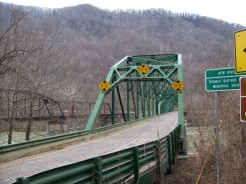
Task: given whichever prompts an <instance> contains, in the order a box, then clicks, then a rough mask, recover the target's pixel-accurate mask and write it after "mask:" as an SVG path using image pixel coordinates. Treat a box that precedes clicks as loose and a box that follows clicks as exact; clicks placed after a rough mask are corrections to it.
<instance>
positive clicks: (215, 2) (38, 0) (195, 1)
mask: <svg viewBox="0 0 246 184" xmlns="http://www.w3.org/2000/svg"><path fill="white" fill-rule="evenodd" d="M0 1H2V2H8V3H14V4H19V5H28V6H38V7H48V8H62V7H68V6H76V5H78V4H85V3H87V4H92V5H94V6H96V7H99V8H102V9H109V10H114V9H141V10H143V9H149V8H163V9H166V10H170V11H172V12H188V13H194V14H199V15H203V16H208V17H212V18H217V19H222V20H225V21H227V22H230V23H238V24H241V25H243V26H245V27H246V0H233V1H232V0H151V1H148V0H65V1H64V0H0Z"/></svg>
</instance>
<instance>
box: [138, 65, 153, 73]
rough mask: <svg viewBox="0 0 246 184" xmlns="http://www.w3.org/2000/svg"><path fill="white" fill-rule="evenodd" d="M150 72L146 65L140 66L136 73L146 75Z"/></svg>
mask: <svg viewBox="0 0 246 184" xmlns="http://www.w3.org/2000/svg"><path fill="white" fill-rule="evenodd" d="M149 71H150V68H149V67H148V66H147V65H146V64H142V65H141V66H139V67H138V73H140V74H141V75H146V74H147V73H148V72H149Z"/></svg>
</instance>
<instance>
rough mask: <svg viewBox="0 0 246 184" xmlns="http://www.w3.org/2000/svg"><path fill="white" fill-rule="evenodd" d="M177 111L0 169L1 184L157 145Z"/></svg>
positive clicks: (8, 164) (6, 164) (175, 124)
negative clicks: (127, 150)
mask: <svg viewBox="0 0 246 184" xmlns="http://www.w3.org/2000/svg"><path fill="white" fill-rule="evenodd" d="M177 117H178V113H177V112H176V111H174V112H170V113H167V114H165V115H162V116H159V117H155V118H151V119H150V120H143V122H144V123H141V124H138V125H137V126H135V127H133V128H131V129H127V130H123V131H120V132H117V133H115V134H112V135H109V136H107V137H103V138H100V139H96V140H93V141H90V142H85V143H80V144H77V145H72V146H69V147H66V148H64V149H62V150H58V151H57V150H56V151H50V152H47V153H43V154H39V155H34V156H31V157H26V158H22V159H19V160H14V161H11V162H7V163H3V164H1V165H0V183H2V184H7V183H11V182H15V181H16V178H18V177H28V176H31V175H34V174H37V173H40V172H43V171H46V170H49V169H53V168H56V167H60V166H64V165H68V164H72V163H76V162H79V161H83V160H86V159H89V158H94V157H96V156H101V155H105V154H108V153H112V152H116V151H119V150H122V149H126V148H130V147H134V146H137V145H140V144H144V143H148V142H151V141H155V140H157V139H158V138H162V137H164V136H166V135H168V134H169V133H170V132H171V131H172V130H173V129H174V128H175V127H176V126H177Z"/></svg>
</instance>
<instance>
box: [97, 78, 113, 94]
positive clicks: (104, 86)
mask: <svg viewBox="0 0 246 184" xmlns="http://www.w3.org/2000/svg"><path fill="white" fill-rule="evenodd" d="M98 87H99V89H100V90H102V92H106V91H108V89H109V88H110V87H111V85H110V83H109V82H108V81H106V80H103V81H101V82H100V83H99V84H98Z"/></svg>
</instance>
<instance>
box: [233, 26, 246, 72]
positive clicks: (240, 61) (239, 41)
mask: <svg viewBox="0 0 246 184" xmlns="http://www.w3.org/2000/svg"><path fill="white" fill-rule="evenodd" d="M234 48H235V49H234V51H235V73H245V72H246V29H244V30H241V31H237V32H235V33H234Z"/></svg>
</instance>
